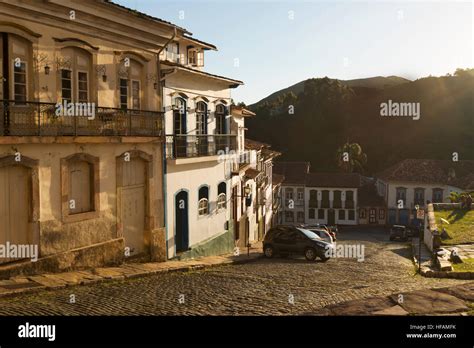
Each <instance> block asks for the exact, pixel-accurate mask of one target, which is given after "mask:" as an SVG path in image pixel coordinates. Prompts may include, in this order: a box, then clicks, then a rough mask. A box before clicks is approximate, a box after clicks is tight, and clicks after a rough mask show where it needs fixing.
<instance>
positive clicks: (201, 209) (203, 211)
mask: <svg viewBox="0 0 474 348" xmlns="http://www.w3.org/2000/svg"><path fill="white" fill-rule="evenodd" d="M204 188H205V189H207V195H206V197H202V198H199V197H200V196H201V190H202V189H204ZM209 191H210V189H209V186H208V185H202V186H200V187H199V188H198V216H207V215H209V211H210V209H209V195H210V192H209ZM204 203H205V206H204Z"/></svg>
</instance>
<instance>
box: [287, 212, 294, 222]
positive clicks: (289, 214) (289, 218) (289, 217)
mask: <svg viewBox="0 0 474 348" xmlns="http://www.w3.org/2000/svg"><path fill="white" fill-rule="evenodd" d="M285 221H286V222H295V214H294V213H293V212H292V211H285Z"/></svg>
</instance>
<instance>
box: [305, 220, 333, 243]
mask: <svg viewBox="0 0 474 348" xmlns="http://www.w3.org/2000/svg"><path fill="white" fill-rule="evenodd" d="M300 227H302V228H306V229H309V230H311V229H314V228H319V229H323V230H325V231H327V232H328V233H329V234H330V235H331V238H332V241H333V242H335V241H336V240H337V238H336V235H337V226H327V225H324V224H311V225H301V226H300Z"/></svg>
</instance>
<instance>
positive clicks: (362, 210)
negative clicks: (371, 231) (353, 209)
mask: <svg viewBox="0 0 474 348" xmlns="http://www.w3.org/2000/svg"><path fill="white" fill-rule="evenodd" d="M365 218H367V210H366V209H365V208H360V210H359V219H365Z"/></svg>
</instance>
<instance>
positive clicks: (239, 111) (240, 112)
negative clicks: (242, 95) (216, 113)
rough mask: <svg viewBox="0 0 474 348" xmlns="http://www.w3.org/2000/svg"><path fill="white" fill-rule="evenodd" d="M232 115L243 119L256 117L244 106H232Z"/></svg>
mask: <svg viewBox="0 0 474 348" xmlns="http://www.w3.org/2000/svg"><path fill="white" fill-rule="evenodd" d="M230 110H231V114H232V115H234V116H242V117H252V116H255V113H253V112H252V111H250V110H248V109H246V108H244V107H243V106H237V105H232V106H231V107H230Z"/></svg>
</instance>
